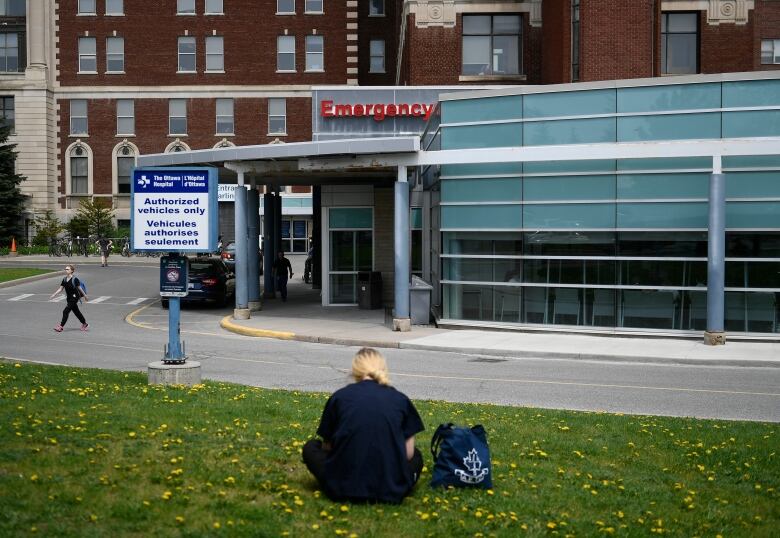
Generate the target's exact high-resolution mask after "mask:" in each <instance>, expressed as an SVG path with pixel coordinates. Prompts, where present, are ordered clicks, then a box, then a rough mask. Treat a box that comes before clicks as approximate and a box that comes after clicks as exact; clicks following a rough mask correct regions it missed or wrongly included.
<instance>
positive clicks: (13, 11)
mask: <svg viewBox="0 0 780 538" xmlns="http://www.w3.org/2000/svg"><path fill="white" fill-rule="evenodd" d="M26 14H27V6H26V2H25V0H0V16H3V17H24V16H25V15H26Z"/></svg>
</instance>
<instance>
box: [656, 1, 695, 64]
mask: <svg viewBox="0 0 780 538" xmlns="http://www.w3.org/2000/svg"><path fill="white" fill-rule="evenodd" d="M698 28H699V14H698V13H663V14H662V15H661V73H663V74H664V75H684V74H691V73H698V72H699V31H698Z"/></svg>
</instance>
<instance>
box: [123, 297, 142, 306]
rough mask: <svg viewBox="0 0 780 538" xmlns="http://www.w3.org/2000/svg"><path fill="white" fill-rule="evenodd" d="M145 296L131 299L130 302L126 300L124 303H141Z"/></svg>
mask: <svg viewBox="0 0 780 538" xmlns="http://www.w3.org/2000/svg"><path fill="white" fill-rule="evenodd" d="M146 299H147V298H146V297H139V298H138V299H133V300H132V301H130V302H127V303H125V304H141V303H143V302H144V301H145V300H146Z"/></svg>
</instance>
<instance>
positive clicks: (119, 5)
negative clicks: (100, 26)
mask: <svg viewBox="0 0 780 538" xmlns="http://www.w3.org/2000/svg"><path fill="white" fill-rule="evenodd" d="M124 4H125V3H124V0H106V15H124V14H125V5H124Z"/></svg>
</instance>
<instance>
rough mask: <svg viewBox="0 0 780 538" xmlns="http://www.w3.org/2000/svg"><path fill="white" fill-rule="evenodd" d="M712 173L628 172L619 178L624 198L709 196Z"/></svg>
mask: <svg viewBox="0 0 780 538" xmlns="http://www.w3.org/2000/svg"><path fill="white" fill-rule="evenodd" d="M709 181H710V174H626V175H620V176H618V178H617V194H618V196H617V197H618V198H622V199H652V198H707V196H708V195H709Z"/></svg>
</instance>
